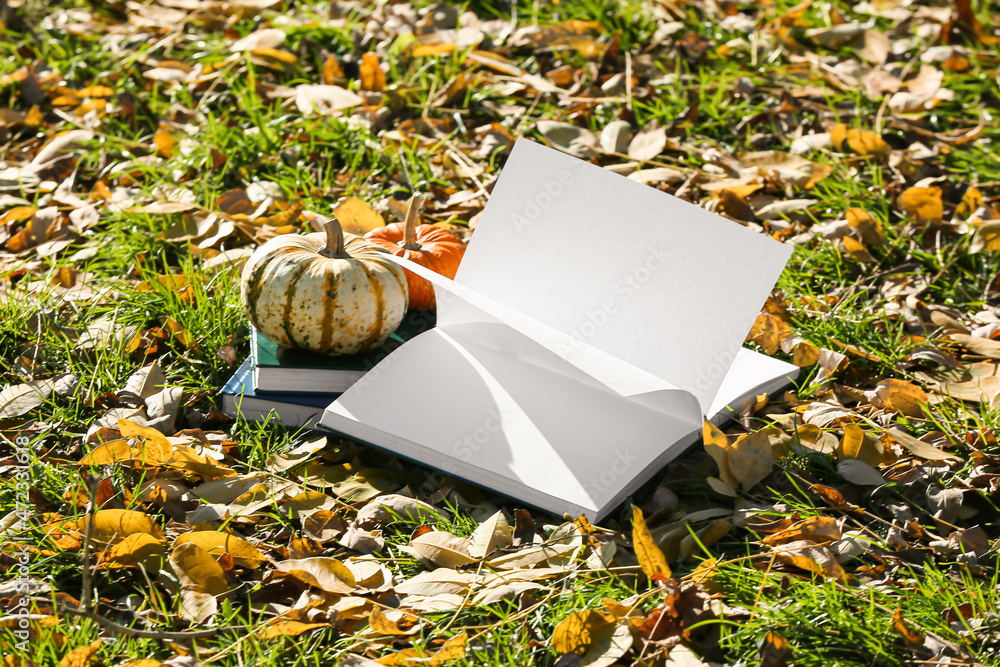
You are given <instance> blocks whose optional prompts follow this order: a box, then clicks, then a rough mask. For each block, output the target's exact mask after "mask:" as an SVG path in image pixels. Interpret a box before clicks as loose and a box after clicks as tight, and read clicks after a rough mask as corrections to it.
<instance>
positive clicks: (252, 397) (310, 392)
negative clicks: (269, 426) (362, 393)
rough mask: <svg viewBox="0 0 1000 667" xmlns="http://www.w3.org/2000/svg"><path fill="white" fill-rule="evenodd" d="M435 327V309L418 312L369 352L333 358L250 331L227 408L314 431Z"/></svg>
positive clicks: (228, 389)
mask: <svg viewBox="0 0 1000 667" xmlns="http://www.w3.org/2000/svg"><path fill="white" fill-rule="evenodd" d="M433 326H434V311H433V310H412V311H410V312H408V313H407V314H406V315H405V316H404V317H403V321H402V323H401V324H400V325H399V327H398V328H397V329H396V331H395V332H394V333H393V334H392V335H391V336H389V338H388V339H387V340H386V341H385V342H384V343H382V344H381V345H379V346H378V347H377V348H375V349H373V350H369V351H368V352H365V353H364V354H353V355H346V356H338V357H331V356H327V355H323V354H315V353H312V352H307V351H305V350H297V349H291V348H285V347H280V346H279V345H277V344H276V343H274V342H272V341H270V340H268V339H267V338H265V337H264V336H262V335H260V334H259V333H258V332H257V330H256V329H255V328H253V326H252V325H251V327H250V356H249V357H247V359H246V361H244V362H243V364H242V365H241V366H240V367H239V369H238V370H237V371H236V372H235V373H234V374H233V376H232V377H231V378H229V381H228V382H227V383H226V384H225V386H224V387H223V388H222V410H223V412H225V413H226V414H227V415H229V416H230V417H234V418H239V419H246V420H248V421H264V420H274V421H275V423H278V422H280V423H281V424H282V425H284V426H285V427H286V428H293V429H296V428H303V427H305V428H310V427H312V426H314V425H315V424H316V422H317V421H318V420H319V418H320V417H321V416H322V415H323V410H324V409H325V408H326V407H327V406H328V405H330V403H332V402H333V401H334V400H335V399H336V398H337V397H338V396H340V394H341V393H342V392H344V391H347V389H348V388H350V387H351V385H353V384H354V383H355V382H357V381H358V380H360V379H361V377H362V376H363V375H364V374H365V373H367V372H368V371H369V370H371V369H372V368H374V367H375V365H376V364H377V363H378V362H380V361H382V359H384V358H385V357H387V356H388V355H389V353H391V352H392V351H393V350H395V349H397V348H398V347H399V346H400V345H402V344H403V343H405V342H406V341H408V340H410V339H411V338H413V337H415V336H417V335H419V334H421V333H423V332H424V331H427V330H428V329H430V328H431V327H433Z"/></svg>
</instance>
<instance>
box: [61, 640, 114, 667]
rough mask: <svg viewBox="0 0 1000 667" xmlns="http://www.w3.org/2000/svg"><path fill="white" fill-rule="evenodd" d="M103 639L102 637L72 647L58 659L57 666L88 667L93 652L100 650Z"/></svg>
mask: <svg viewBox="0 0 1000 667" xmlns="http://www.w3.org/2000/svg"><path fill="white" fill-rule="evenodd" d="M103 641H104V640H103V639H98V640H96V641H94V642H92V643H90V644H88V645H86V646H81V647H80V648H75V649H73V650H72V651H70V652H69V653H67V654H66V657H64V658H63V659H62V660H60V661H59V667H90V661H91V659H93V657H94V654H96V653H97V651H98V650H100V648H101V644H102V643H103Z"/></svg>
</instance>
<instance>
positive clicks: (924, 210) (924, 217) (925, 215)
mask: <svg viewBox="0 0 1000 667" xmlns="http://www.w3.org/2000/svg"><path fill="white" fill-rule="evenodd" d="M898 201H899V207H900V208H901V209H902V210H903V211H904V212H905V213H906V214H907V215H909V216H910V217H911V218H913V219H915V220H916V221H917V222H919V223H923V224H933V223H936V222H941V216H943V215H944V205H943V204H942V203H941V188H939V187H937V186H936V185H935V186H931V187H929V188H918V187H916V186H914V187H912V188H907V189H905V190H903V192H902V194H900V195H899V200H898Z"/></svg>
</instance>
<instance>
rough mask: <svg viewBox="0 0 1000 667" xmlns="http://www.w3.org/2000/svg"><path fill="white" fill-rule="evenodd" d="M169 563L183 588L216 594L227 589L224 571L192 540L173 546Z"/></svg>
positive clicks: (227, 583) (220, 593)
mask: <svg viewBox="0 0 1000 667" xmlns="http://www.w3.org/2000/svg"><path fill="white" fill-rule="evenodd" d="M170 565H171V566H172V567H173V569H174V572H175V573H176V574H177V578H178V579H180V581H181V584H182V585H183V586H184V587H185V588H191V589H194V590H196V591H198V592H200V593H206V594H208V595H211V596H218V595H222V594H224V593H226V592H227V591H228V590H229V582H227V581H226V573H225V572H224V571H223V569H222V566H221V565H219V564H218V563H216V562H215V559H214V558H212V557H211V556H209V555H208V552H206V551H205V550H204V549H202V548H201V547H200V546H198V545H197V544H195V543H194V542H186V543H184V544H180V545H176V546H174V550H173V551H172V552H171V553H170Z"/></svg>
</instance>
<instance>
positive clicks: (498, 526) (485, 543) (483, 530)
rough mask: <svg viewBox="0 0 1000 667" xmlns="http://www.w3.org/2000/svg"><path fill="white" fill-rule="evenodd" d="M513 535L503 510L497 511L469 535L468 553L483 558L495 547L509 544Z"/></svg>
mask: <svg viewBox="0 0 1000 667" xmlns="http://www.w3.org/2000/svg"><path fill="white" fill-rule="evenodd" d="M513 539H514V536H513V533H512V531H511V529H510V524H509V523H508V522H507V517H505V516H504V515H503V512H497V513H496V514H494V515H493V516H491V517H490V518H489V519H487V520H486V521H484V522H482V523H481V524H479V526H478V527H477V528H476V530H474V531H473V532H472V535H470V536H469V542H470V544H469V555H470V556H472V557H473V558H484V557H486V556H488V555H490V554H491V553H493V552H494V551H496V550H497V549H503V548H504V547H507V546H510V544H511V543H512V542H513Z"/></svg>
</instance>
